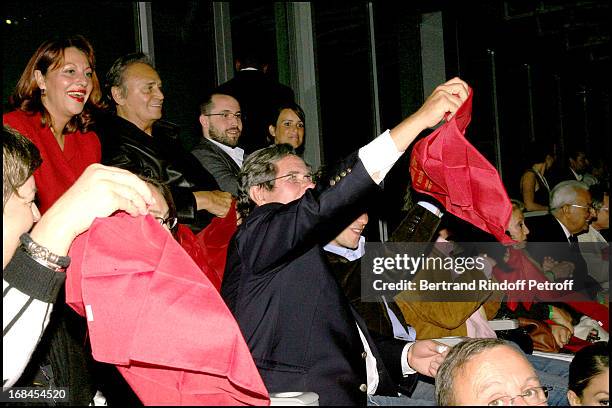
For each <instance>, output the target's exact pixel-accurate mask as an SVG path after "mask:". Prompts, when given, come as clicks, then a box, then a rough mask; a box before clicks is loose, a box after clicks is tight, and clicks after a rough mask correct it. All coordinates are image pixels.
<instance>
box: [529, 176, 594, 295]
mask: <svg viewBox="0 0 612 408" xmlns="http://www.w3.org/2000/svg"><path fill="white" fill-rule="evenodd" d="M550 211H551V213H550V214H547V215H544V216H539V217H529V218H527V219H526V222H527V224H528V227H529V231H530V234H529V241H530V243H529V245H528V251H529V253H530V254H531V255H532V256H533V257H534V258H535V259H536V260H537V261H538V262H540V263H542V261H543V260H544V257H545V256H551V257H552V258H553V259H554V260H555V261H559V262H561V261H567V262H571V263H572V264H573V265H574V271H573V274H572V277H573V279H574V289H576V290H583V289H587V293H589V294H590V295H592V296H594V291H597V290H598V288H599V285H598V284H597V283H596V282H595V281H594V280H593V279H592V278H590V277H589V276H588V272H587V267H586V263H585V261H584V258H583V257H582V255H581V254H580V249H579V247H578V245H577V242H578V235H579V234H580V233H582V232H585V231H587V230H588V222H589V220H590V219H591V218H592V217H593V216H594V215H595V213H594V209H593V203H592V201H591V194H590V193H589V188H588V186H587V185H586V184H584V183H582V182H580V181H576V180H567V181H562V182H561V183H559V184H557V185H556V186H555V187H554V188H553V189H552V190H551V192H550ZM543 242H547V243H551V244H548V245H544V244H542V243H543ZM558 242H559V243H566V244H568V245H569V247H567V246H565V245H559V244H556V245H555V244H553V243H558ZM557 278H563V277H557Z"/></svg>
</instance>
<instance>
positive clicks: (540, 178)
mask: <svg viewBox="0 0 612 408" xmlns="http://www.w3.org/2000/svg"><path fill="white" fill-rule="evenodd" d="M531 169H532V170H533V171H534V172H535V174H536V175H537V176H538V179H539V180H540V182H541V183H542V184H543V185H544V187H546V190H548V191H550V186H549V185H548V181H547V180H546V177H544V174H542V173H540V171H539V170H538V169H537V168H536V165H534V166H533V167H532V168H531Z"/></svg>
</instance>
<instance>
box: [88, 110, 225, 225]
mask: <svg viewBox="0 0 612 408" xmlns="http://www.w3.org/2000/svg"><path fill="white" fill-rule="evenodd" d="M96 133H97V134H98V136H99V138H100V142H101V144H102V164H106V165H108V166H116V167H120V168H123V169H126V170H129V171H131V172H133V173H135V174H137V175H141V176H145V177H149V178H154V179H157V180H159V181H161V182H163V183H166V184H167V185H168V187H169V188H170V191H171V192H172V198H173V200H174V204H175V206H176V210H177V216H178V218H179V222H181V223H183V224H190V226H191V227H192V228H193V229H195V230H196V231H197V230H200V229H201V228H203V227H204V226H206V225H207V224H208V223H209V222H210V220H211V219H212V215H211V214H209V213H208V212H206V211H197V207H196V201H195V197H194V196H193V192H194V191H212V190H218V189H219V186H218V185H217V182H216V181H215V179H214V178H213V176H212V175H211V174H210V173H209V172H208V171H206V169H204V168H203V167H202V165H201V164H200V163H199V162H198V161H197V160H196V158H195V157H193V156H192V155H191V154H189V153H188V152H187V151H185V150H184V149H183V148H182V146H181V143H180V140H178V128H177V127H176V126H174V125H172V124H170V123H168V122H164V121H157V122H156V123H155V124H154V126H153V137H151V136H149V135H147V134H146V133H145V132H143V131H142V130H140V129H139V128H138V127H137V126H136V125H134V124H133V123H132V122H130V121H127V120H125V119H123V118H120V117H119V116H115V115H110V116H106V117H103V118H100V119H99V121H98V122H97V127H96Z"/></svg>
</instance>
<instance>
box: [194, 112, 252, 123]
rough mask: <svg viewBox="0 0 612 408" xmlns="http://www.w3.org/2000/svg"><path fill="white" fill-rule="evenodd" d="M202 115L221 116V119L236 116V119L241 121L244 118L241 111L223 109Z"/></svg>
mask: <svg viewBox="0 0 612 408" xmlns="http://www.w3.org/2000/svg"><path fill="white" fill-rule="evenodd" d="M204 116H221V117H223V119H225V120H230V119H232V118H236V120H238V121H242V119H244V115H243V114H242V112H236V113H234V112H230V111H223V112H220V113H205V114H204Z"/></svg>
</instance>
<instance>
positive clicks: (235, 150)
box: [207, 137, 244, 168]
mask: <svg viewBox="0 0 612 408" xmlns="http://www.w3.org/2000/svg"><path fill="white" fill-rule="evenodd" d="M207 139H208V140H210V141H211V142H213V143H214V144H215V145H217V146H218V147H219V148H220V149H221V150H223V151H224V152H225V153H227V154H228V155H229V157H231V158H232V160H233V161H234V162H235V163H236V164H237V165H238V167H240V168H242V162H243V161H244V150H243V149H241V148H240V147H238V146H236V147H229V146H227V145H224V144H223V143H219V142H217V141H216V140H213V139H211V138H210V137H207Z"/></svg>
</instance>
